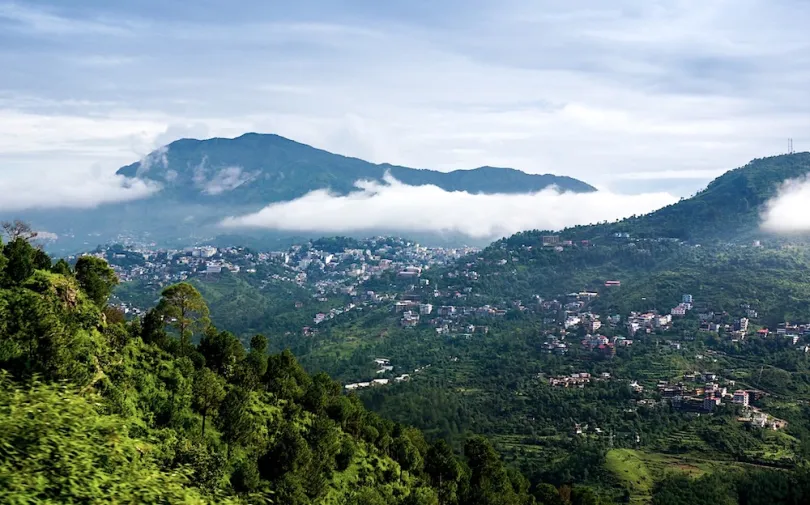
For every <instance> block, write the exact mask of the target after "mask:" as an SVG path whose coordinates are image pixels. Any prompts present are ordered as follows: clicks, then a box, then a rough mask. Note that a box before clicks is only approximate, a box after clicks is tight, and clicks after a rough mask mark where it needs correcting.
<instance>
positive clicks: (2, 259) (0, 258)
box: [0, 238, 8, 280]
mask: <svg viewBox="0 0 810 505" xmlns="http://www.w3.org/2000/svg"><path fill="white" fill-rule="evenodd" d="M6 263H8V260H7V259H6V255H5V254H3V239H2V238H0V280H2V279H3V270H5V268H6Z"/></svg>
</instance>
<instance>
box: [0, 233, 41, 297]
mask: <svg viewBox="0 0 810 505" xmlns="http://www.w3.org/2000/svg"><path fill="white" fill-rule="evenodd" d="M3 256H4V257H5V258H6V266H5V272H4V274H5V275H4V279H5V284H6V285H12V286H13V285H19V284H21V283H22V282H23V281H24V280H25V279H27V278H29V277H31V275H32V274H33V273H34V269H35V261H34V260H35V257H36V249H34V248H33V247H32V246H31V244H29V243H28V241H26V240H25V239H22V238H17V239H15V240H13V241H11V242H9V243H8V244H6V245H5V247H3Z"/></svg>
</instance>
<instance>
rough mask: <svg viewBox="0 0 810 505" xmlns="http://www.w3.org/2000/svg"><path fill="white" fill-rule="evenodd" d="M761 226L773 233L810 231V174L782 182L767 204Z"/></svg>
mask: <svg viewBox="0 0 810 505" xmlns="http://www.w3.org/2000/svg"><path fill="white" fill-rule="evenodd" d="M761 227H762V229H763V230H765V231H769V232H773V233H803V232H810V176H805V177H801V178H799V179H792V180H789V181H786V182H785V183H784V184H782V186H781V187H780V188H779V191H778V192H777V194H776V196H775V197H774V198H772V199H771V200H769V201H768V202H767V203H766V204H765V208H764V210H763V211H762V223H761Z"/></svg>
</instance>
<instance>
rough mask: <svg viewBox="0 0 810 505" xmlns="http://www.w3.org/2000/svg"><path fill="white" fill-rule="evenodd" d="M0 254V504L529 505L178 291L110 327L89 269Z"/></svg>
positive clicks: (490, 459)
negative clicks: (224, 324)
mask: <svg viewBox="0 0 810 505" xmlns="http://www.w3.org/2000/svg"><path fill="white" fill-rule="evenodd" d="M0 250H2V254H0V496H2V500H0V501H3V502H4V503H98V504H101V503H279V504H281V503H283V504H308V503H324V504H344V503H345V504H378V503H387V504H390V503H402V504H438V503H481V504H485V503H493V504H494V503H498V504H500V503H503V504H515V505H517V504H528V503H533V502H534V498H533V497H531V496H530V495H529V494H528V492H527V490H528V482H527V481H526V480H525V478H523V477H522V476H521V475H520V474H519V473H517V472H515V471H512V470H508V469H507V468H506V467H505V466H504V465H503V463H501V461H500V460H499V458H498V456H497V454H496V453H495V452H494V450H493V449H492V447H491V446H490V445H489V443H488V442H487V441H486V440H484V439H481V438H470V439H469V440H468V441H467V443H466V444H465V445H464V450H463V456H458V455H457V454H456V453H454V451H453V450H452V449H451V448H450V447H449V446H448V445H447V444H444V443H443V442H441V441H438V442H436V443H433V444H431V443H429V442H428V441H426V440H425V438H424V437H423V435H422V434H421V433H420V432H419V431H417V430H415V429H412V428H408V427H407V426H403V425H400V424H395V423H393V422H391V421H388V420H386V419H383V418H381V417H379V416H377V415H375V414H372V413H370V412H368V411H366V410H365V409H364V408H363V407H362V404H361V403H360V402H359V401H358V399H357V398H355V397H353V396H345V395H342V394H341V387H340V385H338V384H337V383H335V382H334V381H332V380H331V379H330V378H329V377H328V376H326V375H325V374H319V375H315V376H310V375H309V374H307V373H306V372H305V371H304V370H303V369H302V368H301V367H300V366H299V365H298V363H297V362H296V360H295V358H294V357H293V356H292V354H290V353H289V352H284V353H281V354H278V355H271V356H268V355H266V353H265V350H266V348H267V339H266V338H265V337H263V336H261V335H257V336H255V337H254V338H253V339H251V341H250V348H249V349H245V348H244V347H243V346H242V344H241V343H240V342H239V341H238V339H237V338H236V337H235V336H233V335H232V334H230V333H228V332H225V331H219V330H217V329H216V328H214V327H213V326H211V325H210V322H209V321H208V308H207V306H206V304H205V302H204V300H203V299H202V297H201V296H200V295H199V293H198V292H197V291H196V290H195V289H194V288H193V287H192V286H190V285H188V284H178V285H174V286H171V287H169V288H167V289H166V290H164V292H163V294H162V297H161V300H160V302H159V304H158V305H157V307H155V309H153V310H151V311H150V312H149V313H148V314H147V315H146V316H145V317H144V318H143V320H136V321H133V322H125V321H124V320H123V317H122V315H121V314H120V313H117V312H116V311H115V310H111V309H110V308H109V307H107V305H106V300H107V297H108V296H109V294H110V292H111V290H112V288H113V286H114V285H115V284H116V282H117V280H116V278H115V275H114V273H113V272H112V270H111V269H110V268H109V267H108V266H107V264H106V263H105V262H104V261H103V260H100V259H97V258H92V257H82V258H80V259H79V260H78V262H77V263H76V265H75V269H72V268H71V267H70V266H69V265H68V264H67V263H65V262H64V261H59V262H57V263H56V264H52V262H51V259H50V258H49V257H48V256H47V255H45V254H44V253H42V252H41V251H40V250H39V249H36V248H34V247H32V246H31V245H30V244H29V243H28V241H27V240H26V239H25V238H24V237H16V238H13V239H12V240H11V241H10V243H9V244H7V245H5V246H3V247H1V248H0ZM195 342H199V343H197V344H195Z"/></svg>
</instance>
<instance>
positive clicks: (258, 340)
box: [250, 335, 267, 355]
mask: <svg viewBox="0 0 810 505" xmlns="http://www.w3.org/2000/svg"><path fill="white" fill-rule="evenodd" d="M250 350H251V351H254V352H256V353H258V354H262V355H263V354H264V353H266V352H267V337H265V336H264V335H253V338H251V339H250Z"/></svg>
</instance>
